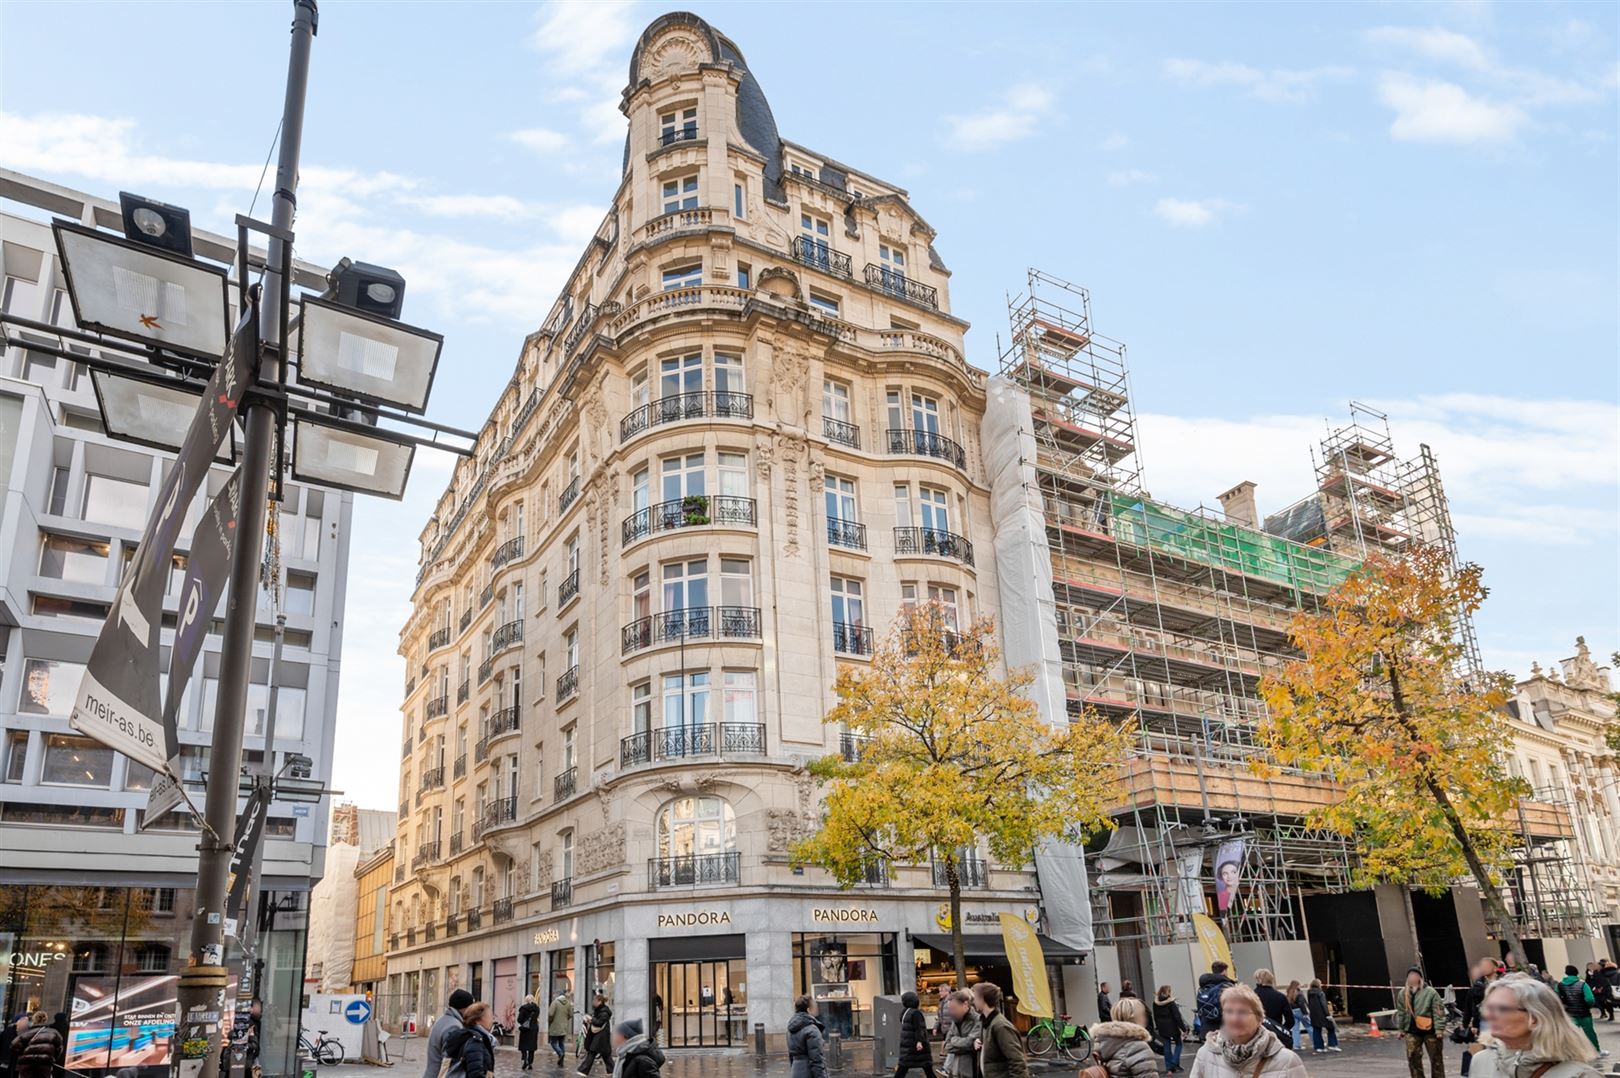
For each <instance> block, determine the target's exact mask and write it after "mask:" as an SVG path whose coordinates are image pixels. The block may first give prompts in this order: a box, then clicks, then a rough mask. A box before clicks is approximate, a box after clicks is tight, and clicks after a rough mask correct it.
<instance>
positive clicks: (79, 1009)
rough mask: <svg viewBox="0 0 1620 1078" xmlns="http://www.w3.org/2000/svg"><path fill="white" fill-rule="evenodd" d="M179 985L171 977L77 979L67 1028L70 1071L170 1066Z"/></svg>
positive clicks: (155, 975) (167, 975)
mask: <svg viewBox="0 0 1620 1078" xmlns="http://www.w3.org/2000/svg"><path fill="white" fill-rule="evenodd" d="M179 983H180V978H179V977H177V976H175V975H174V974H172V973H164V974H154V975H152V976H149V977H142V976H129V975H126V976H124V977H123V978H120V979H115V978H113V977H80V978H78V980H77V982H76V983H75V984H74V986H73V1014H72V1015H71V1016H70V1018H69V1025H68V1047H67V1062H66V1067H67V1069H68V1070H70V1071H92V1070H93V1071H101V1070H119V1069H121V1068H124V1067H166V1066H168V1065H169V1046H170V1042H171V1040H172V1039H173V1037H174V1014H175V1010H174V1008H175V1001H176V999H177V991H178V987H179Z"/></svg>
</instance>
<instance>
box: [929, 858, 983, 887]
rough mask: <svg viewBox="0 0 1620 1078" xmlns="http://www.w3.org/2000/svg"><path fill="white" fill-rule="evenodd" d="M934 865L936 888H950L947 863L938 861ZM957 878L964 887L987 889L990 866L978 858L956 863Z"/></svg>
mask: <svg viewBox="0 0 1620 1078" xmlns="http://www.w3.org/2000/svg"><path fill="white" fill-rule="evenodd" d="M933 865H934V886H935V887H949V886H950V884H949V882H947V880H946V872H945V862H944V861H939V860H936V861H934V862H933ZM956 878H957V880H958V881H959V882H960V883H961V884H962V886H963V887H974V888H980V887H987V886H989V883H990V866H989V865H987V864H986V863H985V862H984V861H983V860H981V859H980V858H977V857H970V858H968V859H967V860H965V861H958V862H956Z"/></svg>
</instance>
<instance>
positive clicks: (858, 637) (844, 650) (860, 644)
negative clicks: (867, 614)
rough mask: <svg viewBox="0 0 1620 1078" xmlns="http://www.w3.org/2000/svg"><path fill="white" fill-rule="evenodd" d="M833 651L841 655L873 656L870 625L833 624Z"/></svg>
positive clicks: (838, 622) (837, 622)
mask: <svg viewBox="0 0 1620 1078" xmlns="http://www.w3.org/2000/svg"><path fill="white" fill-rule="evenodd" d="M832 631H833V651H834V652H836V653H837V654H839V655H870V654H872V629H871V626H868V625H851V624H849V623H848V622H843V621H835V622H833V627H832Z"/></svg>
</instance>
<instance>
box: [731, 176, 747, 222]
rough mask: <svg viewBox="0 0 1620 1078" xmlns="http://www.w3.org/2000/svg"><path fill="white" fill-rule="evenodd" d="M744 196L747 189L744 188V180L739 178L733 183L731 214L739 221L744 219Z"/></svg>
mask: <svg viewBox="0 0 1620 1078" xmlns="http://www.w3.org/2000/svg"><path fill="white" fill-rule="evenodd" d="M744 196H745V190H744V188H743V181H741V180H738V181H737V182H736V183H734V184H732V185H731V214H732V216H733V217H735V218H737V220H739V221H741V220H742V219H743V216H744V214H743V203H744V201H745V197H744Z"/></svg>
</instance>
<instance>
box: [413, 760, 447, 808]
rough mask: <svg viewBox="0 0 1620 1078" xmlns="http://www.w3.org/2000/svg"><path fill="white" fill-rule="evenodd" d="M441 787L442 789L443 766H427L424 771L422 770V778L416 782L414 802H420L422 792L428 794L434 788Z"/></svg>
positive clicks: (438, 788) (439, 788)
mask: <svg viewBox="0 0 1620 1078" xmlns="http://www.w3.org/2000/svg"><path fill="white" fill-rule="evenodd" d="M442 789H444V768H442V767H430V768H428V769H427V770H426V771H424V772H422V780H421V782H419V783H418V784H417V787H416V803H417V804H418V805H420V804H421V803H422V796H423V795H424V794H430V793H432V792H433V791H434V790H442Z"/></svg>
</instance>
